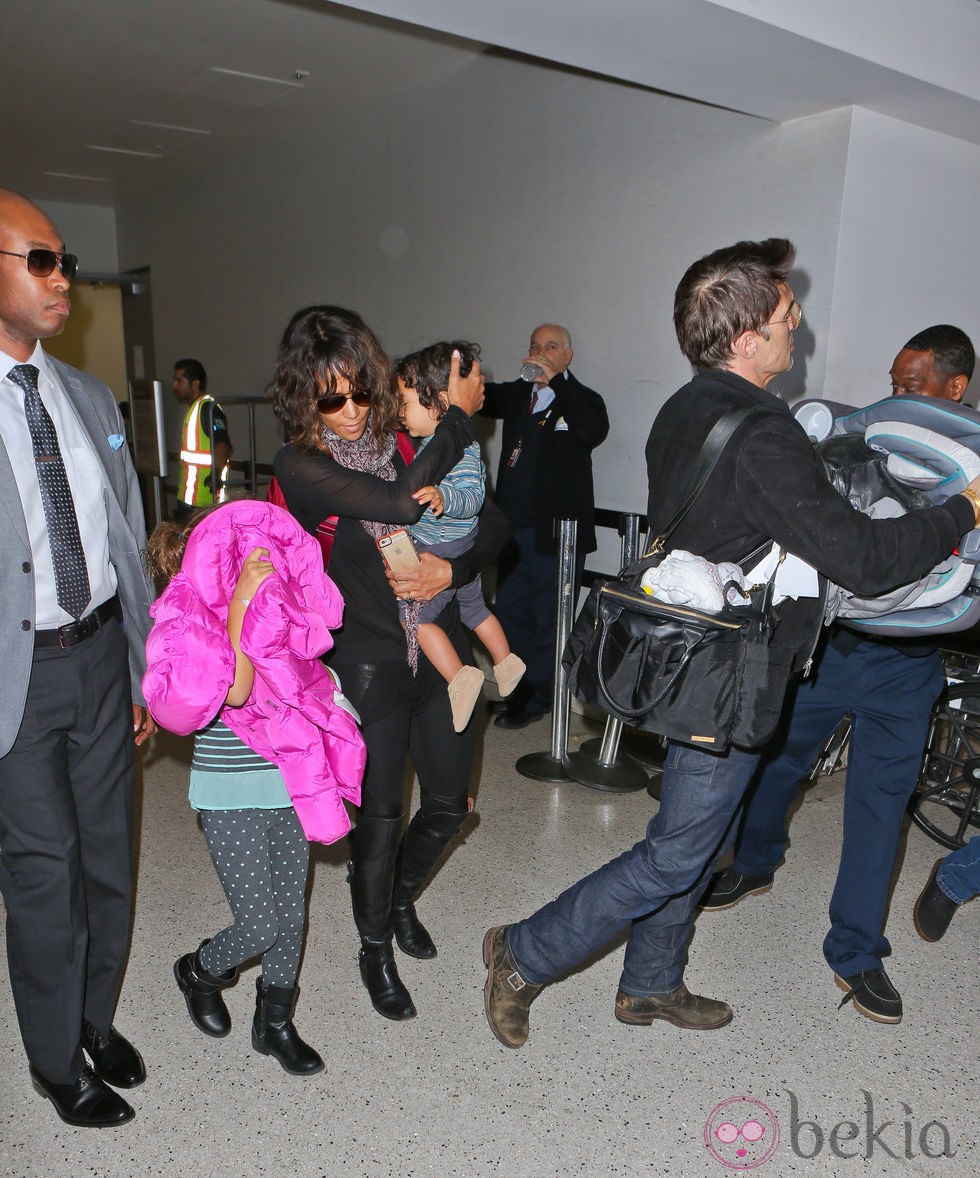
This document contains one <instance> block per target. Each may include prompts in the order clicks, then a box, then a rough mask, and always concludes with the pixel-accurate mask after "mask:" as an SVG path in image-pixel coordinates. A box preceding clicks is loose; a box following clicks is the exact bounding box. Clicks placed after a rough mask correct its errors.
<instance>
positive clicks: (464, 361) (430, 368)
mask: <svg viewBox="0 0 980 1178" xmlns="http://www.w3.org/2000/svg"><path fill="white" fill-rule="evenodd" d="M454 351H458V352H459V375H460V376H469V374H470V372H471V371H472V370H473V365H474V363H475V362H476V361H477V360H479V358H480V346H479V344H471V343H468V342H467V341H466V340H451V341H449V342H440V343H437V344H430V345H429V346H428V347H427V348H423V349H422V350H421V351H420V352H412V354H411V355H409V356H406V357H405V358H404V359H403V360H400V361H399V362H398V367H397V368H396V369H395V375H396V376H397V377H398V378H399V379H400V380H401V382H402V383H403V384H404V385H405V387H406V388H407V389H414V390H415V392H416V393H418V398H419V404H420V405H421V406H422V408H423V409H430V408H435V409H439V410H440V411H441V412H440V416H442V413H443V412H445V404H444V401H443V396H442V394H443V393H445V391H446V388H447V386H448V385H449V366H450V364H451V363H452V359H453V352H454Z"/></svg>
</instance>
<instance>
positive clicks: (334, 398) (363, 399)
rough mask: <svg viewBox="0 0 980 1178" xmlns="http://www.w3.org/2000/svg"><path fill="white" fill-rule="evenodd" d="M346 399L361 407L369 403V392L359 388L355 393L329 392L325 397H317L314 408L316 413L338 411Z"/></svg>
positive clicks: (364, 407)
mask: <svg viewBox="0 0 980 1178" xmlns="http://www.w3.org/2000/svg"><path fill="white" fill-rule="evenodd" d="M348 401H353V402H354V404H355V405H357V406H358V407H359V408H361V409H366V408H367V407H368V405H370V404H371V394H370V393H368V392H364V391H363V390H362V389H359V390H358V391H357V392H356V393H331V394H330V395H329V396H327V397H318V398H317V403H316V408H317V412H318V413H338V412H339V411H340V410H341V409H343V408H344V406H345V405H346V404H347V402H348Z"/></svg>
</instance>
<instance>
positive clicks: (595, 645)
mask: <svg viewBox="0 0 980 1178" xmlns="http://www.w3.org/2000/svg"><path fill="white" fill-rule="evenodd" d="M763 412H764V411H763V410H761V409H759V408H757V407H755V406H750V407H746V408H743V409H736V410H733V411H732V412H731V413H727V414H725V416H724V417H722V418H720V419H719V420H718V421H717V422H716V423H715V425H714V426H713V427H712V429H711V431H710V433H709V434H708V436H707V438H706V439H705V442H704V445H703V446H702V447H701V451H700V453H699V454H698V459H697V466H696V469H695V473H694V480H693V485H692V488H691V491H690V493H689V494H688V496H687V498H686V499H685V500H684V502H683V503H682V505H681V507H680V508H679V509H678V511H677V512H676V513H675V514H674V517H673V519H672V520H671V521H670V522H669V523H668V524H667V525H666V527H665V528H664V529H663V530H662V531H661V532H660V534H659V535H658V536H657V538H656V539H655V540H654V542H653V543H652V544H651V546H650V548H649V550H648V551H647V552H645V553H644V554H643V556H642V557H640V559H639V560H637V561H635V562H634V563H633V564H631V565H628V566H627V567H626V568H624V569H623V570H622V571H621V572H620V574H619V576H618V577H615V578H612V579H611V580H608V581H604V582H597V583H596V584H595V585H593V587H592V589H591V591H590V593H589V596H588V599H587V600H586V602H585V605H584V606H583V607H582V611H581V613H580V614H579V616H578V618H577V619H576V621H575V625H574V626H573V627H572V632H571V634H570V635H569V637H568V642H567V644H566V646H565V651H564V654H563V656H562V666H563V668H564V669H565V671H566V672H567V674H568V685H569V689H570V690H571V692H572V694H573V695H575V696H576V697H577V698H578V699H580V700H582V702H583V703H586V704H590V705H591V706H592V707H595V708H597V709H598V710H599V711H600V712H604V713H606V714H607V715H610V716H615V717H616V718H617V719H618V720H622V721H623V723H624V724H629V725H632V726H634V727H637V728H641V729H643V730H644V731H647V732H656V733H659V734H661V735H663V736H666V737H668V738H669V739H670V740H675V741H679V742H681V743H683V744H689V745H694V746H695V747H697V748H703V749H707V750H708V751H710V752H722V751H724V750H725V749H726V748H728V747H729V745H732V744H734V745H736V746H738V747H739V748H746V749H752V748H758V747H759V746H761V745H763V744H765V743H766V741H767V740H769V739H770V737H771V736H772V734H773V732H774V731H775V728H776V724H777V722H778V720H779V714H780V712H781V710H782V705H783V699H784V698H785V695H786V688H787V685H788V683H789V676H790V671H791V667H792V652H791V651H789V650H783V649H780V648H779V647H773V646H772V645H771V644H770V639H771V637H772V631H773V628H774V625H775V621H776V617H775V612H774V608H773V605H772V595H773V583H772V581H771V580H770V581H769V582H767V583H766V584H763V585H759V586H753V587H752V590H751V592H750V594H749V596H750V604H749V605H746V606H729V605H726V606H725V608H724V609H723V610H722V611H721V612H720V613H716V614H713V613H707V612H705V611H703V610H698V609H694V608H691V607H690V606H680V605H670V604H668V603H666V602H662V601H658V600H657V599H656V598H654V597H651V596H650V595H649V594H648V593H645V592H644V591H643V590H642V589H641V588H640V578H641V577H642V576H643V574H644V572H646V570H647V569H650V568H655V567H656V566H657V565H659V564H660V562H661V561H662V560H663V558H664V556H665V555H666V554H665V552H664V547H665V545H666V543H667V540H668V539H669V537H670V535H671V533H672V532H673V531H674V529H675V528H676V527H677V525H678V524H679V523H680V521H681V520H682V519H683V518H684V516H685V515H686V514H687V513H688V511H690V509H691V507H692V505H693V504H694V502H695V500H696V499H697V497H698V496H699V495H700V494H701V492H702V490H703V489H704V486H705V484H706V483H707V481H708V478H709V476H710V475H711V472H712V471H713V470H714V468H715V466H716V465H717V463H718V459H719V458H720V457H721V454H722V451H723V450H724V449H725V446H726V445H727V444H728V443H729V441H730V440H731V438H732V436H733V434H734V433H735V432H736V430H738V429H739V428H740V427H741V426H742V425H743V424H745V423H746V422H747V421H748V420H750V419H751V418H753V417H756V416H758V415H761V414H762V413H763ZM760 555H761V550H760V552H759V553H753V554H752V555H751V556H749V557H746V558H744V563H748V562H749V561H753V560H754V559H757V558H758V556H760Z"/></svg>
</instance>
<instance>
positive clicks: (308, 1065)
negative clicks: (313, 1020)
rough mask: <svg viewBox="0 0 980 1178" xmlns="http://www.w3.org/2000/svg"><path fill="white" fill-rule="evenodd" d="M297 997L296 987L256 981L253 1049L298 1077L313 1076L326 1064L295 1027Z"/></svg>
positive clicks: (258, 979)
mask: <svg viewBox="0 0 980 1178" xmlns="http://www.w3.org/2000/svg"><path fill="white" fill-rule="evenodd" d="M297 993H298V990H297V987H296V986H267V985H266V984H265V981H264V980H263V979H262V978H256V979H255V1018H254V1019H252V1046H253V1047H254V1048H255V1050H256V1051H258V1052H260V1053H261V1054H262V1055H271V1056H272V1058H273V1059H275V1060H278V1061H279V1063H281V1064H282V1066H283V1067H284V1068H285V1069H286V1071H287V1072H291V1073H292V1074H293V1075H294V1076H312V1075H314V1074H315V1073H316V1072H322V1071H323V1060H322V1059H321V1058H320V1057H319V1055H317V1053H316V1052H315V1051H314V1050H313V1048H312V1047H311V1046H310V1045H309V1044H308V1043H304V1042H303V1040H302V1039H301V1038H300V1037H299V1032H298V1031H297V1030H296V1028H295V1027H294V1026H293V1011H294V1010H295V1009H296V995H297Z"/></svg>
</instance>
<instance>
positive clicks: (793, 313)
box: [763, 299, 803, 331]
mask: <svg viewBox="0 0 980 1178" xmlns="http://www.w3.org/2000/svg"><path fill="white" fill-rule="evenodd" d="M802 321H803V308H802V307H801V306H800V304H799V303H798V302H797V301H796V299H794V300H793V301H792V302H791V303H790V305H789V310H788V311H787V312H786V314H785V315H784V316H783V317H782V319H770V320H769V322H768V323H764V324H763V327H774V326H775V325H776V324H777V323H785V324H786V325H787V326H788V327H789V329H790V331H796V329H797V328H798V327H799V326H800V323H802Z"/></svg>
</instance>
